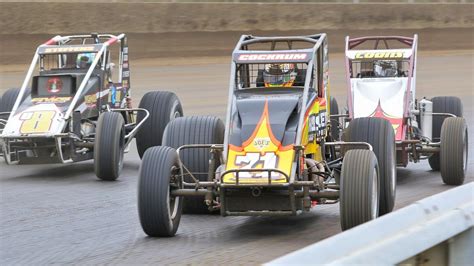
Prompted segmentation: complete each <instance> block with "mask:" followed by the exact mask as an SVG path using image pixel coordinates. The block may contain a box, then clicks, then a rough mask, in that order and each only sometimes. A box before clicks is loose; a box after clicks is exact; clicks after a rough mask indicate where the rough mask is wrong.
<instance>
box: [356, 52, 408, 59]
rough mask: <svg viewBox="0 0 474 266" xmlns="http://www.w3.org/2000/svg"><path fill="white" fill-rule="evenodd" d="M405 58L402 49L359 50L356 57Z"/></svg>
mask: <svg viewBox="0 0 474 266" xmlns="http://www.w3.org/2000/svg"><path fill="white" fill-rule="evenodd" d="M396 58H403V52H402V51H380V52H357V53H356V54H355V59H396Z"/></svg>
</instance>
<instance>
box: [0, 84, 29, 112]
mask: <svg viewBox="0 0 474 266" xmlns="http://www.w3.org/2000/svg"><path fill="white" fill-rule="evenodd" d="M19 93H20V89H18V88H12V89H8V90H7V91H5V93H3V95H2V97H1V98H0V113H1V112H10V111H11V110H12V109H13V105H15V101H16V98H18V94H19ZM25 95H26V93H25ZM24 98H26V96H24V97H23V99H24Z"/></svg>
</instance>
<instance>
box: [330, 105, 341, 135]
mask: <svg viewBox="0 0 474 266" xmlns="http://www.w3.org/2000/svg"><path fill="white" fill-rule="evenodd" d="M337 114H339V105H338V104H337V100H336V98H334V97H331V102H330V110H329V115H337ZM339 121H340V119H339V118H330V124H331V137H332V139H333V140H335V141H336V140H339V137H340V134H339Z"/></svg>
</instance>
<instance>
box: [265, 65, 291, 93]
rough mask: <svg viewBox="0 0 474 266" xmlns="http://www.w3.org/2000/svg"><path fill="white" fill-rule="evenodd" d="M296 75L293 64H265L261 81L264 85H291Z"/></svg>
mask: <svg viewBox="0 0 474 266" xmlns="http://www.w3.org/2000/svg"><path fill="white" fill-rule="evenodd" d="M296 75H297V72H296V67H295V65H294V64H265V69H264V70H263V81H264V83H265V87H291V86H293V83H294V82H295V79H296Z"/></svg>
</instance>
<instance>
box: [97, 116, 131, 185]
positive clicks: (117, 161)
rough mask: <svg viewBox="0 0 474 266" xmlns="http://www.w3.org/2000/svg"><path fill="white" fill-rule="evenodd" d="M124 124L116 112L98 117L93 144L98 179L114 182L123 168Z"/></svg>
mask: <svg viewBox="0 0 474 266" xmlns="http://www.w3.org/2000/svg"><path fill="white" fill-rule="evenodd" d="M124 145H125V122H124V120H123V116H122V115H121V114H120V113H118V112H105V113H102V114H101V115H100V116H99V120H98V122H97V128H96V133H95V142H94V171H95V174H96V175H97V177H98V178H100V179H102V180H107V181H113V180H116V179H117V178H118V177H119V175H120V172H121V171H122V167H123V155H124V148H125V147H124Z"/></svg>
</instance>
